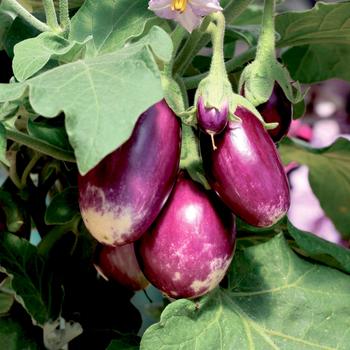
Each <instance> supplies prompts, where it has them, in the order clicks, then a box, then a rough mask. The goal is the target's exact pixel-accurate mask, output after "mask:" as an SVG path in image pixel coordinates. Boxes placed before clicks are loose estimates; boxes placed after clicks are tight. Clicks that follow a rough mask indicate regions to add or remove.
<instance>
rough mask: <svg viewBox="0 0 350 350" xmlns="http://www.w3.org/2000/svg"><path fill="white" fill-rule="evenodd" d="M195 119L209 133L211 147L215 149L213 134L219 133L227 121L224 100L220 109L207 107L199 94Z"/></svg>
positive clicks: (226, 105)
mask: <svg viewBox="0 0 350 350" xmlns="http://www.w3.org/2000/svg"><path fill="white" fill-rule="evenodd" d="M197 121H198V126H199V127H200V128H201V129H202V130H203V131H204V132H206V133H207V134H208V135H210V137H211V139H212V145H213V148H214V149H216V146H215V142H214V135H216V134H219V133H221V132H222V131H223V130H224V129H225V127H226V125H227V122H228V104H227V102H225V103H224V104H223V105H222V106H221V109H220V110H218V109H216V108H215V107H212V108H207V107H205V105H204V102H203V98H202V97H201V96H200V97H199V98H198V103H197Z"/></svg>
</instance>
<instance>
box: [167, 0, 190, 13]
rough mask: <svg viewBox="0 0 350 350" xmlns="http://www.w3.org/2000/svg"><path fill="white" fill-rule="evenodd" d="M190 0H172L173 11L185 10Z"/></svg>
mask: <svg viewBox="0 0 350 350" xmlns="http://www.w3.org/2000/svg"><path fill="white" fill-rule="evenodd" d="M187 1H188V0H171V9H172V11H179V12H181V13H182V12H184V11H185V10H186V6H187Z"/></svg>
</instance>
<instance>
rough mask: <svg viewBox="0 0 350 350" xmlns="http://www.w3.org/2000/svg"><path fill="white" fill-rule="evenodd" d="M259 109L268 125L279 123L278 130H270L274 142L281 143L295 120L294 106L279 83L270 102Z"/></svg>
mask: <svg viewBox="0 0 350 350" xmlns="http://www.w3.org/2000/svg"><path fill="white" fill-rule="evenodd" d="M257 109H258V111H259V112H260V114H261V115H262V117H263V118H264V120H265V122H266V123H276V122H277V123H278V126H277V127H276V128H274V129H270V130H268V133H269V135H270V136H271V138H272V140H273V141H274V142H279V141H280V140H281V139H282V138H283V137H284V136H285V135H287V133H288V130H289V128H290V125H291V123H292V119H293V105H292V103H291V102H290V101H289V100H288V99H287V97H286V95H285V94H284V92H283V90H282V88H281V87H280V86H279V85H278V84H277V83H276V84H275V86H274V89H273V91H272V95H271V96H270V98H269V100H268V101H267V102H265V103H263V104H261V105H260V106H258V107H257Z"/></svg>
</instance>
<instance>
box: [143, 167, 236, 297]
mask: <svg viewBox="0 0 350 350" xmlns="http://www.w3.org/2000/svg"><path fill="white" fill-rule="evenodd" d="M235 238H236V231H235V217H234V215H233V214H232V213H231V212H230V211H229V210H228V208H226V207H225V206H224V205H223V204H222V203H221V202H220V201H219V200H218V198H217V197H216V195H215V194H214V193H213V192H211V193H210V192H207V191H205V190H204V188H203V187H201V186H200V185H199V184H198V183H195V182H194V181H192V180H191V179H190V178H188V177H187V175H184V174H183V173H182V174H180V176H179V178H178V180H177V183H176V185H175V187H174V189H173V192H172V194H171V196H170V197H169V199H168V201H167V204H166V205H165V207H164V209H163V210H162V212H161V214H160V216H159V217H158V218H157V220H156V221H155V222H154V224H153V225H152V226H151V228H150V230H149V231H148V232H147V233H146V234H145V235H144V236H143V237H142V238H141V241H140V247H139V258H140V259H139V260H140V265H141V269H142V271H143V272H144V274H145V276H146V278H147V279H148V280H149V281H150V282H151V283H152V284H153V285H154V286H156V287H157V288H158V289H160V290H161V291H162V292H163V293H165V294H166V295H168V296H169V297H172V298H196V297H199V296H201V295H203V294H205V293H207V292H209V291H210V290H212V289H213V288H215V287H216V286H217V285H218V284H219V283H220V281H221V280H222V278H223V277H224V276H225V273H226V271H227V269H228V267H229V265H230V263H231V260H232V256H233V252H234V246H235Z"/></svg>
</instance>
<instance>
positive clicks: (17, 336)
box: [0, 317, 40, 350]
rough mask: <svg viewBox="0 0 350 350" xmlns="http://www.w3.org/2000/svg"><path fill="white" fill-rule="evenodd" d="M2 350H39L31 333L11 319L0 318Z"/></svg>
mask: <svg viewBox="0 0 350 350" xmlns="http://www.w3.org/2000/svg"><path fill="white" fill-rule="evenodd" d="M0 349H4V350H5V349H6V350H39V349H40V347H39V346H38V345H37V344H36V342H35V341H34V340H33V339H32V336H31V334H30V332H28V330H27V329H25V328H24V327H23V326H22V325H21V324H20V323H18V322H16V321H15V320H12V319H11V318H10V317H6V318H5V317H2V318H0Z"/></svg>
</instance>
